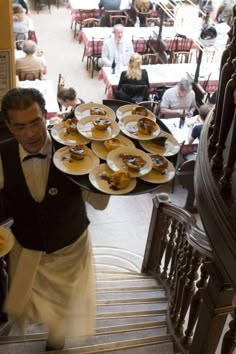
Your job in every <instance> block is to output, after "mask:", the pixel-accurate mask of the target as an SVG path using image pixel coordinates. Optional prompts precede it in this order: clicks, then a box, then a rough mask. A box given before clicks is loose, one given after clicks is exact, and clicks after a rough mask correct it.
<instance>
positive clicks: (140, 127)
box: [119, 115, 160, 140]
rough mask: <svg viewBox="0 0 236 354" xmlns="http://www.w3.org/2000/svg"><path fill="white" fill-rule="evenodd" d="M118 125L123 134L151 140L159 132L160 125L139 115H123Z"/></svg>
mask: <svg viewBox="0 0 236 354" xmlns="http://www.w3.org/2000/svg"><path fill="white" fill-rule="evenodd" d="M119 126H120V129H121V131H122V132H123V133H124V134H125V135H127V136H129V137H130V138H133V139H137V140H151V139H154V138H155V137H157V136H158V135H159V133H160V127H159V125H158V124H157V123H156V122H154V121H153V120H152V119H149V118H147V117H142V116H140V115H130V116H125V117H123V118H122V119H121V120H120V121H119Z"/></svg>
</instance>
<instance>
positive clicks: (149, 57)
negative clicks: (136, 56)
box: [142, 53, 159, 65]
mask: <svg viewBox="0 0 236 354" xmlns="http://www.w3.org/2000/svg"><path fill="white" fill-rule="evenodd" d="M158 59H159V55H158V53H148V54H143V55H142V63H143V65H149V64H157V63H158Z"/></svg>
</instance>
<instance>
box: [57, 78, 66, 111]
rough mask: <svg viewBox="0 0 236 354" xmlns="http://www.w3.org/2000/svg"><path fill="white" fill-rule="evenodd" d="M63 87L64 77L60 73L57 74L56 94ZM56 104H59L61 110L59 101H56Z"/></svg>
mask: <svg viewBox="0 0 236 354" xmlns="http://www.w3.org/2000/svg"><path fill="white" fill-rule="evenodd" d="M64 87H65V79H64V77H63V76H62V74H59V75H58V83H57V96H58V93H59V92H60V90H61V89H63V88H64ZM58 106H59V109H60V111H61V110H62V105H61V103H60V102H59V101H58Z"/></svg>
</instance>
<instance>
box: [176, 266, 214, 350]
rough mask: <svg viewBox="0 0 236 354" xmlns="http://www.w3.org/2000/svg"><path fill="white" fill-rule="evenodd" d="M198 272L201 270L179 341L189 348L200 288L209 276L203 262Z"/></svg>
mask: <svg viewBox="0 0 236 354" xmlns="http://www.w3.org/2000/svg"><path fill="white" fill-rule="evenodd" d="M200 272H201V276H200V280H199V281H198V282H197V283H196V287H197V288H198V290H197V292H196V293H195V294H194V295H193V297H192V302H191V306H190V311H189V318H188V325H187V329H186V331H185V336H184V337H183V339H182V341H181V343H182V344H183V346H184V347H185V348H189V347H190V344H191V343H192V336H193V329H194V327H195V324H196V322H197V319H198V316H199V310H200V306H201V303H202V296H201V289H204V288H205V286H206V284H207V279H208V276H209V274H208V272H207V270H206V268H205V266H204V264H203V265H202V266H201V269H200Z"/></svg>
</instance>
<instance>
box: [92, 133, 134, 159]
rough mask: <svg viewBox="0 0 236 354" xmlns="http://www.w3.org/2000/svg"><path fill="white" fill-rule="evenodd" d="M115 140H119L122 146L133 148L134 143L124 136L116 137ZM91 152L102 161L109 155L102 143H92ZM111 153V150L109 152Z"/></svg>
mask: <svg viewBox="0 0 236 354" xmlns="http://www.w3.org/2000/svg"><path fill="white" fill-rule="evenodd" d="M117 138H118V139H119V140H120V142H121V144H123V145H124V146H132V147H135V146H134V143H133V142H132V141H131V140H130V139H129V138H127V137H126V136H124V135H121V134H119V135H117ZM91 147H92V150H93V152H94V153H95V154H96V155H97V156H98V157H100V158H101V159H103V160H106V159H107V155H108V154H109V152H110V150H107V148H106V147H105V146H104V141H93V142H92V144H91ZM111 151H112V150H111Z"/></svg>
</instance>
